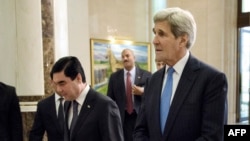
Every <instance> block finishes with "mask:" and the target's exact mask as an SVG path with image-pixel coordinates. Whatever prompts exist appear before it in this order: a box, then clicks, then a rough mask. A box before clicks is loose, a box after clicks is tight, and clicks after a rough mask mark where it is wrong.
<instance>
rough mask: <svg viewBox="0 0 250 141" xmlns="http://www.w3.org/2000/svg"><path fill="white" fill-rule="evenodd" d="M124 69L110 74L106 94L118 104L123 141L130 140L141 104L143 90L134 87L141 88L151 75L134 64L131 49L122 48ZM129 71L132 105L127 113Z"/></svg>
mask: <svg viewBox="0 0 250 141" xmlns="http://www.w3.org/2000/svg"><path fill="white" fill-rule="evenodd" d="M121 57H122V61H123V65H124V69H121V70H118V71H117V72H114V73H113V74H111V76H110V79H109V84H108V92H107V95H108V96H109V97H111V98H112V99H113V100H114V101H115V102H116V103H117V105H118V107H119V110H120V115H121V118H122V123H123V132H124V139H125V141H132V140H133V139H132V138H133V137H132V135H133V131H134V126H135V121H136V118H137V113H138V112H139V109H140V106H141V97H142V94H143V93H142V92H143V91H138V92H137V90H136V89H139V88H143V87H144V85H145V83H146V80H147V78H149V77H150V76H151V73H150V72H148V71H146V70H143V69H141V68H139V67H137V66H135V55H134V53H133V51H132V50H130V49H124V50H123V51H122V53H121ZM128 72H129V73H130V74H131V76H130V80H131V81H132V82H131V83H132V85H133V86H132V89H131V93H132V105H133V111H132V113H129V112H128V111H127V105H128V99H127V96H126V95H127V89H126V88H127V86H128V85H127V84H126V83H127V82H126V79H127V73H128Z"/></svg>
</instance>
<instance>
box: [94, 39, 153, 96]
mask: <svg viewBox="0 0 250 141" xmlns="http://www.w3.org/2000/svg"><path fill="white" fill-rule="evenodd" d="M90 47H91V49H90V52H91V87H92V88H93V89H95V90H97V91H98V92H100V93H102V94H104V95H106V94H107V89H108V81H109V77H110V75H111V74H112V73H113V72H115V71H117V70H119V69H123V63H122V59H121V52H122V50H123V49H126V48H128V49H131V50H132V51H133V52H134V54H135V59H136V65H137V66H139V67H140V68H142V69H145V70H148V71H151V65H150V61H151V60H150V59H151V58H150V57H151V45H150V43H148V42H134V41H129V40H104V39H90Z"/></svg>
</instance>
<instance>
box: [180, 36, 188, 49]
mask: <svg viewBox="0 0 250 141" xmlns="http://www.w3.org/2000/svg"><path fill="white" fill-rule="evenodd" d="M180 38H181V41H180V46H181V47H186V46H187V43H188V39H189V38H188V35H187V34H184V35H182V36H180Z"/></svg>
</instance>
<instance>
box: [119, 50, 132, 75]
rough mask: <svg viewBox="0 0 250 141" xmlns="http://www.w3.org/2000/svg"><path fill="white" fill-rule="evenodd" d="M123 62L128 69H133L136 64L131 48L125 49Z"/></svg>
mask: <svg viewBox="0 0 250 141" xmlns="http://www.w3.org/2000/svg"><path fill="white" fill-rule="evenodd" d="M122 62H123V65H124V68H125V69H126V70H128V71H129V70H131V69H132V68H133V67H134V65H135V56H134V54H133V53H132V52H131V50H127V49H125V50H123V52H122Z"/></svg>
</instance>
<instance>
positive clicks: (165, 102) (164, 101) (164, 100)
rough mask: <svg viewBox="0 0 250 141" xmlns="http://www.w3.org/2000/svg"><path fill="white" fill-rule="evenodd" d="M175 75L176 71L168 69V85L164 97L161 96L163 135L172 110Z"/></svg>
mask: <svg viewBox="0 0 250 141" xmlns="http://www.w3.org/2000/svg"><path fill="white" fill-rule="evenodd" d="M173 73H174V69H173V68H172V67H170V68H169V69H168V75H167V81H166V85H165V87H164V90H163V93H162V96H161V107H160V111H161V113H160V114H161V131H162V133H163V132H164V128H165V124H166V120H167V117H168V112H169V108H170V101H171V96H172V87H173Z"/></svg>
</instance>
